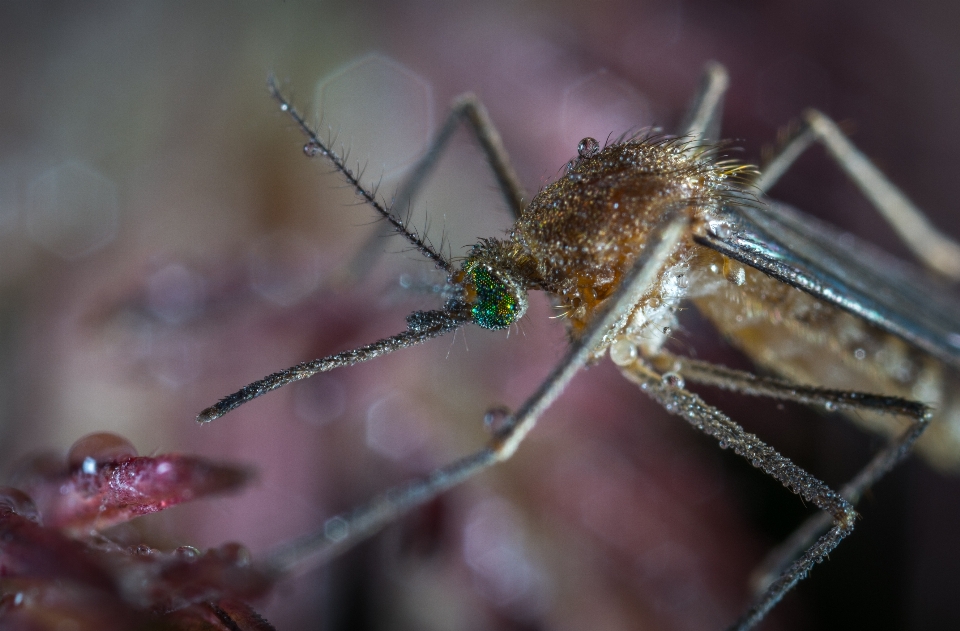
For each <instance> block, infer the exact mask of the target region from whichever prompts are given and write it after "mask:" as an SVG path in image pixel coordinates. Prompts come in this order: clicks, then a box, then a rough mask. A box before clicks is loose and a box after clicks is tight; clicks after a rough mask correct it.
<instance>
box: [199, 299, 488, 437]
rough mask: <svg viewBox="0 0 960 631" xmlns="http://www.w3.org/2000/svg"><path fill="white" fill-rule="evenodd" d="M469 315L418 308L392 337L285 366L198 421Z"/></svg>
mask: <svg viewBox="0 0 960 631" xmlns="http://www.w3.org/2000/svg"><path fill="white" fill-rule="evenodd" d="M469 319H470V318H469V316H468V315H467V314H464V313H460V312H457V311H447V310H444V311H416V312H414V313H412V314H410V315H409V316H407V327H408V328H407V330H406V331H404V332H403V333H399V334H397V335H394V336H392V337H387V338H383V339H382V340H377V341H376V342H373V343H372V344H367V345H366V346H361V347H360V348H355V349H353V350H349V351H344V352H342V353H337V354H336V355H328V356H327V357H322V358H320V359H315V360H313V361H309V362H302V363H300V364H297V365H296V366H291V367H290V368H287V369H286V370H281V371H280V372H275V373H273V374H272V375H267V376H266V377H264V378H263V379H260V380H259V381H254V382H253V383H251V384H248V385H246V386H244V387H242V388H240V389H239V390H237V391H236V392H234V393H233V394H231V395H227V396H225V397H223V398H222V399H220V400H219V401H218V402H217V403H215V404H214V405H211V406H210V407H208V408H207V409H205V410H204V411H202V412H200V414H198V415H197V422H198V423H209V422H210V421H212V420H214V419H217V418H220V417H221V416H223V415H224V414H226V413H227V412H229V411H230V410H233V409H235V408H238V407H240V406H241V405H243V404H244V403H247V402H249V401H252V400H254V399H256V398H257V397H260V396H263V395H264V394H266V393H268V392H270V391H272V390H276V389H277V388H279V387H281V386H285V385H286V384H288V383H290V382H292V381H300V380H301V379H306V378H307V377H312V376H313V375H316V374H317V373H321V372H328V371H330V370H333V369H334V368H341V367H343V366H353V365H354V364H359V363H360V362H365V361H367V360H369V359H373V358H375V357H379V356H381V355H387V354H388V353H392V352H393V351H397V350H400V349H401V348H407V347H408V346H415V345H417V344H419V343H421V342H424V341H426V340H429V339H432V338H435V337H440V336H441V335H444V334H446V333H449V332H450V331H456V330H457V328H458V327H460V326H461V325H462V324H464V323H465V322H467V321H469Z"/></svg>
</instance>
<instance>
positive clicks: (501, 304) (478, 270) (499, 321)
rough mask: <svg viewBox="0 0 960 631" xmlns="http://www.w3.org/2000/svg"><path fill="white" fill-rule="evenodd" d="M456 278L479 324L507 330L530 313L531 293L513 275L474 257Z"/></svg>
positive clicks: (471, 314)
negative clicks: (529, 299) (529, 297)
mask: <svg viewBox="0 0 960 631" xmlns="http://www.w3.org/2000/svg"><path fill="white" fill-rule="evenodd" d="M455 276H456V277H457V282H458V284H459V285H460V286H461V287H463V301H464V303H465V304H466V305H467V308H469V309H470V318H471V320H473V322H475V323H476V324H477V325H479V326H482V327H483V328H485V329H505V328H507V327H509V326H510V325H511V324H513V323H514V322H516V321H517V320H518V319H520V318H521V317H523V314H525V313H526V312H527V292H526V290H525V289H524V288H523V287H522V286H521V285H520V284H519V283H518V282H516V281H515V280H513V279H512V278H511V277H510V275H509V274H507V273H504V272H502V271H499V270H497V269H496V268H495V267H493V266H491V265H489V264H487V263H483V262H481V261H479V260H477V259H475V258H473V257H471V258H468V259H467V260H466V261H465V262H464V264H463V267H462V268H461V269H460V271H459V272H457V274H456V275H455Z"/></svg>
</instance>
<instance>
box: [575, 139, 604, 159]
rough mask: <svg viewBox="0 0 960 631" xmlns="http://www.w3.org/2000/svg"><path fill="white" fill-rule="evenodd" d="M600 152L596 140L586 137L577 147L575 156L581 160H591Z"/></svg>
mask: <svg viewBox="0 0 960 631" xmlns="http://www.w3.org/2000/svg"><path fill="white" fill-rule="evenodd" d="M599 152H600V143H599V142H597V139H596V138H591V137H589V136H587V137H586V138H584V139H583V140H581V141H580V144H579V145H577V155H579V156H580V157H581V158H592V157H593V156H595V155H597V154H598V153H599Z"/></svg>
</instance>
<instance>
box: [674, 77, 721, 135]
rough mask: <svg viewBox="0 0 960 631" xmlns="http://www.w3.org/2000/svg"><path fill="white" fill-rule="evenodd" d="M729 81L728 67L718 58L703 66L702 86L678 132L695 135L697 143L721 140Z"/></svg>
mask: <svg viewBox="0 0 960 631" xmlns="http://www.w3.org/2000/svg"><path fill="white" fill-rule="evenodd" d="M729 84H730V77H729V76H728V75H727V70H726V68H724V67H723V65H722V64H719V63H717V62H715V61H711V62H710V63H708V64H707V65H706V67H705V68H704V69H703V77H702V78H701V80H700V87H699V88H698V90H697V93H696V94H695V95H694V97H693V101H692V102H691V103H690V108H689V109H688V110H687V114H686V116H685V117H684V119H683V124H682V125H681V126H680V130H679V134H678V135H680V136H690V137H692V138H695V139H696V140H695V141H694V143H693V146H695V147H699V146H702V145H709V144H713V143H716V142H717V141H718V140H720V122H721V118H723V97H724V94H725V93H726V91H727V86H728V85H729Z"/></svg>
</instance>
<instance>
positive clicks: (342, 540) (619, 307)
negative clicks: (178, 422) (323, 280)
mask: <svg viewBox="0 0 960 631" xmlns="http://www.w3.org/2000/svg"><path fill="white" fill-rule="evenodd" d="M655 232H656V233H657V235H656V236H655V237H654V238H653V239H652V240H651V241H650V242H649V245H648V246H647V247H646V248H644V251H643V253H642V254H641V255H640V257H638V259H637V261H636V263H635V264H634V266H633V269H632V270H631V271H630V273H629V274H628V275H627V277H626V278H625V279H624V280H623V282H622V283H621V286H620V288H619V289H618V290H617V293H616V294H615V295H614V296H613V297H611V299H610V300H609V301H608V302H607V304H606V305H604V306H603V307H601V308H600V312H599V313H598V314H597V315H596V316H595V317H594V319H593V320H592V321H591V322H590V324H589V326H588V328H587V331H586V332H585V334H584V335H583V337H581V338H580V339H579V340H577V341H576V342H575V343H574V344H573V345H572V346H571V348H570V350H569V351H568V352H567V355H566V356H565V357H564V359H563V361H561V362H560V364H559V365H558V366H557V367H556V368H555V369H554V370H553V371H552V372H551V373H550V375H549V376H548V377H547V378H546V380H545V381H544V382H543V383H542V384H541V385H540V387H539V388H538V389H537V391H536V392H534V394H533V395H532V396H530V398H528V399H527V401H526V402H525V403H524V404H523V405H522V406H521V407H520V408H519V409H518V410H517V412H516V413H515V414H513V415H512V416H511V417H508V418H507V419H506V421H505V422H504V423H503V425H502V427H501V428H500V429H499V430H498V431H497V433H496V435H495V436H494V437H493V439H492V441H491V442H490V444H489V445H487V446H486V447H484V448H483V449H481V450H479V451H477V452H475V453H473V454H471V455H469V456H467V457H465V458H462V459H461V460H458V461H456V462H454V463H453V464H450V465H448V466H446V467H442V468H440V469H437V470H436V471H434V472H433V473H431V474H429V475H428V476H427V477H425V478H421V479H420V480H416V481H414V482H411V483H409V484H406V485H404V486H400V487H395V488H393V489H391V490H389V491H387V492H386V493H384V494H382V495H380V496H379V497H377V498H374V499H373V500H372V501H371V502H369V503H367V504H365V505H363V506H360V507H358V508H357V509H355V510H353V511H351V512H348V513H344V514H341V515H338V516H336V517H333V518H331V519H328V520H327V521H326V523H325V524H324V527H323V528H322V529H321V530H319V531H317V532H316V533H313V534H311V535H308V536H306V537H304V538H302V539H299V540H297V541H294V542H292V543H290V544H287V545H285V546H283V547H281V548H279V549H277V550H275V551H274V552H273V553H272V554H270V555H269V557H268V559H267V560H266V562H265V565H266V568H267V570H268V571H271V572H276V573H278V574H288V573H290V572H292V571H294V570H305V569H308V568H309V567H313V566H315V565H316V564H318V563H322V562H324V561H326V560H328V559H330V558H332V557H334V556H337V555H338V554H341V553H343V552H344V551H346V550H347V549H349V548H350V547H352V546H354V545H356V544H357V543H359V542H360V541H362V540H363V539H365V538H367V537H369V536H371V535H373V534H374V533H376V532H377V531H379V530H380V529H381V528H383V527H384V526H385V525H387V524H388V523H390V522H392V521H394V520H395V519H397V518H398V517H400V516H401V515H403V514H404V513H406V512H408V511H410V510H411V509H413V508H415V507H417V506H420V505H422V504H424V503H426V502H429V501H430V500H432V499H433V498H435V497H437V496H438V495H440V494H441V493H443V492H444V491H446V490H448V489H450V488H452V487H454V486H456V485H458V484H460V483H462V482H464V481H466V480H468V479H470V478H472V477H473V476H475V475H476V474H478V473H480V472H481V471H483V470H484V469H486V468H488V467H490V466H492V465H494V464H496V463H498V462H501V461H503V460H506V459H508V458H510V456H512V455H513V454H514V452H515V451H516V450H517V448H518V447H519V446H520V443H521V442H522V441H523V439H524V438H525V437H526V435H527V434H528V433H529V432H530V430H532V429H533V427H534V425H536V422H537V420H538V419H539V418H540V416H541V415H542V414H543V412H544V411H545V410H546V409H547V408H548V407H549V406H550V405H551V404H552V403H553V402H554V400H556V398H557V397H558V396H560V394H561V393H562V392H563V391H564V389H565V388H566V387H567V384H568V383H569V382H570V380H571V379H572V378H573V376H574V375H575V374H576V373H577V372H578V371H579V370H580V369H581V368H582V367H583V366H584V364H586V363H587V361H589V360H590V358H591V357H593V356H594V355H595V353H596V352H597V349H598V348H599V347H601V346H602V344H603V343H604V340H605V339H607V337H608V334H609V333H610V331H611V329H612V330H619V329H620V328H622V327H623V326H624V324H625V323H626V322H627V321H628V319H629V317H630V314H631V313H632V311H633V307H634V305H635V304H636V302H637V300H638V299H639V298H640V296H642V295H643V293H644V292H645V291H646V290H647V289H648V288H649V287H650V286H652V285H653V283H655V282H656V278H657V276H658V275H659V273H660V270H661V269H662V267H663V265H664V263H665V262H666V261H667V260H668V259H669V257H670V256H671V255H672V254H673V252H674V251H675V250H676V247H677V246H678V245H679V244H680V242H681V241H682V240H683V239H684V238H686V237H687V235H688V233H689V220H688V219H686V218H685V217H681V218H674V219H672V220H670V221H669V222H667V223H663V224H661V226H660V229H659V230H657V231H655Z"/></svg>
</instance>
